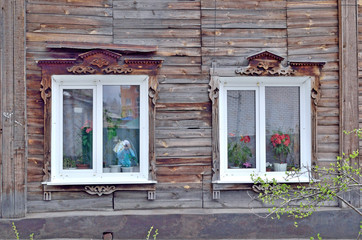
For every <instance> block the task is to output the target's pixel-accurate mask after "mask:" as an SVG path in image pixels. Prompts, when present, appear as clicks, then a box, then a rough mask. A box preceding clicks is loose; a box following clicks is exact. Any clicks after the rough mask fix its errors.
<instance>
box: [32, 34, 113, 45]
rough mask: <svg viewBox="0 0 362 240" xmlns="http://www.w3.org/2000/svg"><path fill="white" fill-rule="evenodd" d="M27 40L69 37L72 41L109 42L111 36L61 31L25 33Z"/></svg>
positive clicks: (62, 39)
mask: <svg viewBox="0 0 362 240" xmlns="http://www.w3.org/2000/svg"><path fill="white" fill-rule="evenodd" d="M26 39H27V41H31V42H32V41H37V42H39V41H41V42H45V41H68V40H69V39H71V40H72V41H74V42H95V43H111V42H112V40H113V38H112V36H106V35H93V36H92V37H91V38H90V37H89V35H82V34H65V33H64V34H63V33H46V34H44V33H29V32H28V33H26Z"/></svg>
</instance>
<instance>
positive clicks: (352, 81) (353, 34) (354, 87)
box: [338, 0, 361, 207]
mask: <svg viewBox="0 0 362 240" xmlns="http://www.w3.org/2000/svg"><path fill="white" fill-rule="evenodd" d="M351 3H353V4H351ZM338 7H339V14H340V16H339V20H340V25H339V32H340V35H339V37H340V38H339V41H340V44H339V46H340V51H339V54H340V69H339V73H340V75H339V76H340V79H339V80H340V98H339V99H340V129H339V134H340V154H341V153H342V152H343V153H346V154H350V153H352V152H353V151H355V150H357V149H358V139H357V137H356V136H354V135H353V134H350V135H345V134H343V130H347V131H350V130H353V129H357V128H358V127H359V124H358V114H359V112H358V54H357V51H358V37H357V35H358V31H357V17H358V16H357V12H358V6H357V0H355V1H348V0H339V1H338ZM351 164H357V166H360V165H359V159H358V158H357V159H354V160H352V161H351ZM345 197H346V198H347V201H349V202H350V203H351V204H353V205H354V206H356V207H360V205H361V203H360V191H354V192H352V194H346V195H345Z"/></svg>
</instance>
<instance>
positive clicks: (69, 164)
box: [63, 156, 76, 170]
mask: <svg viewBox="0 0 362 240" xmlns="http://www.w3.org/2000/svg"><path fill="white" fill-rule="evenodd" d="M63 169H68V170H70V169H76V166H75V161H74V160H73V159H72V158H71V157H65V156H64V157H63Z"/></svg>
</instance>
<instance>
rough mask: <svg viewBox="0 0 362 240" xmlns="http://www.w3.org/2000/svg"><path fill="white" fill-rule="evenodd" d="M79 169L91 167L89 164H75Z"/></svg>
mask: <svg viewBox="0 0 362 240" xmlns="http://www.w3.org/2000/svg"><path fill="white" fill-rule="evenodd" d="M75 166H76V167H77V169H89V164H85V163H79V164H76V165H75Z"/></svg>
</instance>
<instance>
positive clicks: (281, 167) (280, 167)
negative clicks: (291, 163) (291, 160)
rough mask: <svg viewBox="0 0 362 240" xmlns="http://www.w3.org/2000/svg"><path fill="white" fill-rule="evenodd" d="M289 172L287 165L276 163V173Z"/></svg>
mask: <svg viewBox="0 0 362 240" xmlns="http://www.w3.org/2000/svg"><path fill="white" fill-rule="evenodd" d="M286 170H287V164H286V163H274V171H276V172H285V171H286Z"/></svg>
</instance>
